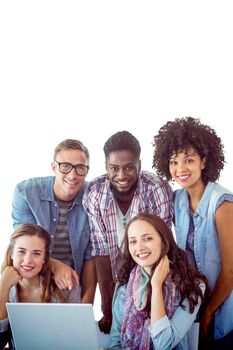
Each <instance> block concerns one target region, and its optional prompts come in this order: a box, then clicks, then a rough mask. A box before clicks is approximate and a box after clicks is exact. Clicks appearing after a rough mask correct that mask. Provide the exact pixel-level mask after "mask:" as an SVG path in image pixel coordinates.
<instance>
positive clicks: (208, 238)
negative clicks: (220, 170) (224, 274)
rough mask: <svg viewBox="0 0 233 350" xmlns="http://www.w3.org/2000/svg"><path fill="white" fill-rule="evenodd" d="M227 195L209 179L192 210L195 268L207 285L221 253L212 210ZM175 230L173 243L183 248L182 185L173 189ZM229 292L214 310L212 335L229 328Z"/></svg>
mask: <svg viewBox="0 0 233 350" xmlns="http://www.w3.org/2000/svg"><path fill="white" fill-rule="evenodd" d="M223 195H227V197H225V198H227V200H228V201H231V202H233V193H232V192H230V191H229V190H227V189H226V188H224V187H222V186H221V185H219V184H217V183H214V182H209V183H208V184H207V186H206V188H205V191H204V193H203V196H202V198H201V201H200V203H199V206H198V208H197V210H196V211H195V213H194V214H193V223H194V232H195V234H194V257H195V261H196V266H197V268H198V270H199V271H201V272H202V273H203V274H204V275H206V277H207V279H208V282H209V285H210V288H211V289H214V287H215V284H216V281H217V279H218V276H219V273H220V271H221V256H220V247H219V240H218V233H217V230H216V223H215V212H216V210H217V208H218V203H219V199H220V198H221V197H222V196H223ZM174 213H175V225H174V226H175V233H176V238H177V244H178V245H179V247H180V248H182V249H184V250H185V248H186V242H187V236H188V232H189V225H190V214H189V198H188V192H187V190H185V189H181V190H178V191H176V193H175V198H174ZM232 310H233V292H231V293H230V295H229V296H228V297H227V298H226V299H225V301H224V302H223V303H222V304H221V305H220V307H219V308H218V309H217V310H216V312H215V329H214V331H215V338H216V339H218V338H222V337H224V336H225V335H226V334H228V333H229V332H230V331H232V330H233V311H232Z"/></svg>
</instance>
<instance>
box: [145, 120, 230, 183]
mask: <svg viewBox="0 0 233 350" xmlns="http://www.w3.org/2000/svg"><path fill="white" fill-rule="evenodd" d="M153 146H154V155H153V165H152V167H153V168H154V169H155V170H156V172H157V174H158V175H159V176H161V177H163V178H165V179H166V180H171V174H170V171H169V160H170V158H171V156H172V154H173V153H177V152H179V151H187V150H188V149H189V147H190V146H191V147H193V148H194V150H195V151H196V152H197V153H198V155H199V156H200V158H201V159H204V158H206V160H205V168H204V169H203V170H202V179H203V181H204V182H205V183H208V182H209V181H213V182H214V181H216V180H217V179H218V178H219V176H220V172H221V170H222V169H223V168H224V163H225V157H224V146H223V144H222V141H221V139H220V137H219V136H218V135H217V133H216V131H215V130H214V129H213V128H211V127H210V126H208V125H205V124H202V123H201V122H200V120H199V119H198V118H192V117H183V118H176V119H175V120H174V121H168V122H167V123H166V124H164V125H163V126H162V127H161V128H160V129H159V131H158V134H157V135H156V136H155V137H154V142H153Z"/></svg>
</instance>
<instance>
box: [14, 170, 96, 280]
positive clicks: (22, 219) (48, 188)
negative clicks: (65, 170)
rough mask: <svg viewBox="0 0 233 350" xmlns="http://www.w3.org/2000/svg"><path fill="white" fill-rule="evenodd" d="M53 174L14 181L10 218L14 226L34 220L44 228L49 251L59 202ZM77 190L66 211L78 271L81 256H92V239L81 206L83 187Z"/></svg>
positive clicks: (82, 257)
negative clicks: (71, 203) (16, 182)
mask: <svg viewBox="0 0 233 350" xmlns="http://www.w3.org/2000/svg"><path fill="white" fill-rule="evenodd" d="M54 180H55V177H54V176H47V177H36V178H31V179H28V180H25V181H22V182H20V183H19V184H17V185H16V188H15V191H14V196H13V203H12V218H13V225H14V227H15V228H16V227H17V226H18V225H20V224H23V223H33V224H37V225H40V226H42V227H43V228H45V229H46V230H47V231H48V232H49V233H50V237H51V247H50V253H52V252H53V244H54V236H55V232H56V225H57V221H58V216H59V208H58V204H57V202H56V200H55V198H54V192H53V185H54ZM86 186H87V184H86V183H85V185H84V186H83V188H82V189H81V190H80V191H79V192H78V194H77V196H76V197H75V199H74V202H73V205H72V207H71V209H70V210H69V212H68V222H67V224H68V231H69V238H70V244H71V249H72V255H73V259H74V267H75V270H76V272H77V273H78V274H79V275H80V274H81V271H82V267H83V263H84V260H86V259H87V260H88V259H91V258H92V256H91V242H90V229H89V223H88V217H87V214H86V213H85V211H84V209H83V206H82V197H83V192H84V188H85V187H86Z"/></svg>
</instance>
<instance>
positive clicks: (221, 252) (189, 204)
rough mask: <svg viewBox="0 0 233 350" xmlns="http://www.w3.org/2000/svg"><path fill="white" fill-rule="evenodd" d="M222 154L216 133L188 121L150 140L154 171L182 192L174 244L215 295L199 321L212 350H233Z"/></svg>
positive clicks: (229, 229) (232, 252) (230, 238)
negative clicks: (181, 250)
mask: <svg viewBox="0 0 233 350" xmlns="http://www.w3.org/2000/svg"><path fill="white" fill-rule="evenodd" d="M223 148H224V146H223V144H222V142H221V139H220V138H219V137H218V136H217V134H216V131H215V130H214V129H212V128H211V127H209V126H207V125H204V124H202V123H201V122H200V120H199V119H195V118H192V117H185V118H177V119H175V120H174V121H169V122H167V123H166V124H165V125H164V126H162V127H161V128H160V130H159V131H158V134H157V135H156V136H155V137H154V156H153V168H154V169H155V170H156V172H157V174H158V175H160V176H161V177H162V178H164V179H166V180H168V181H169V180H174V181H176V182H177V184H178V185H179V186H180V187H181V189H179V190H177V191H175V193H174V214H175V220H174V226H175V232H176V238H177V243H178V245H179V246H180V247H181V248H182V249H184V250H186V253H187V255H188V257H189V259H190V260H191V261H192V263H193V264H194V266H195V267H196V268H197V269H198V270H199V271H200V272H202V273H203V274H205V275H206V277H207V279H208V282H209V285H210V288H211V290H212V292H213V294H212V298H211V300H210V302H209V303H208V305H207V307H206V308H205V310H204V312H203V315H202V319H201V330H202V333H203V334H204V335H205V337H206V338H207V339H209V341H210V339H211V338H214V341H213V344H214V345H212V347H211V349H213V348H214V347H213V346H215V348H216V349H233V312H232V310H233V193H232V192H231V191H229V190H228V189H226V188H224V187H222V186H221V185H220V184H218V183H217V182H216V181H217V180H218V178H219V176H220V172H221V170H222V169H223V167H224V162H225V159H224V153H223Z"/></svg>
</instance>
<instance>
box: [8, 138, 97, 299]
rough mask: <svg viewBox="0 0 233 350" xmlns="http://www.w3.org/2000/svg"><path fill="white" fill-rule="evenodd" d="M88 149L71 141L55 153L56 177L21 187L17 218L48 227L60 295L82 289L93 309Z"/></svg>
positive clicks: (17, 190)
mask: <svg viewBox="0 0 233 350" xmlns="http://www.w3.org/2000/svg"><path fill="white" fill-rule="evenodd" d="M89 159H90V157H89V152H88V149H87V148H86V147H85V146H84V145H83V143H82V142H81V141H79V140H73V139H66V140H64V141H62V142H60V143H59V144H58V145H57V146H56V148H55V151H54V157H53V162H52V165H51V166H52V170H53V172H54V176H47V177H35V178H31V179H27V180H25V181H22V182H20V183H19V184H17V185H16V187H15V191H14V196H13V202H12V218H13V226H14V228H16V227H17V226H19V225H20V224H23V223H33V224H37V225H40V226H42V227H44V228H45V229H46V230H47V231H48V232H49V233H50V237H51V246H50V256H51V268H52V271H53V273H54V278H55V282H56V284H57V286H58V287H59V288H60V289H66V288H69V289H72V287H73V284H74V283H77V284H80V285H81V289H82V302H84V303H93V301H94V295H95V288H96V275H95V268H94V263H93V259H92V256H91V243H90V230H89V223H88V218H87V214H86V213H85V211H84V209H83V206H82V198H83V193H84V190H85V188H86V186H87V183H86V181H85V178H86V175H87V173H88V170H89Z"/></svg>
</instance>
